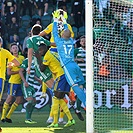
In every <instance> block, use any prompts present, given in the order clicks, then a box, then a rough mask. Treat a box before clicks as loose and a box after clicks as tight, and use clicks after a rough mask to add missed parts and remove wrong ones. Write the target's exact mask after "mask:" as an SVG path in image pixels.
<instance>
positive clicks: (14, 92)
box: [1, 43, 24, 123]
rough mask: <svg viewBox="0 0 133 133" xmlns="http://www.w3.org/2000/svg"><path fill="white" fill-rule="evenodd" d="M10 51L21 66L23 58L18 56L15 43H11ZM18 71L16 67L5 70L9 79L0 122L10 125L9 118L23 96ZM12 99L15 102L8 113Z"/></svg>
mask: <svg viewBox="0 0 133 133" xmlns="http://www.w3.org/2000/svg"><path fill="white" fill-rule="evenodd" d="M10 51H11V53H12V54H13V56H14V57H15V58H16V59H17V60H18V61H19V63H20V64H22V62H23V60H24V57H23V56H21V55H19V54H18V52H19V48H18V45H17V44H16V43H11V45H10ZM8 62H10V60H8ZM19 69H20V68H19V67H16V66H12V67H8V68H7V74H8V75H9V76H10V79H9V83H8V96H7V98H6V101H5V102H4V105H3V109H2V116H1V121H2V122H8V123H12V120H11V119H10V117H11V115H12V113H13V112H14V110H15V109H16V108H17V107H18V105H19V104H20V103H22V101H23V94H22V90H21V77H20V75H19ZM14 97H16V100H15V102H14V103H13V104H12V106H11V108H10V110H9V111H8V109H9V106H10V103H11V102H12V100H13V98H14ZM7 111H8V114H7Z"/></svg>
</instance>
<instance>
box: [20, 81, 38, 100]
mask: <svg viewBox="0 0 133 133" xmlns="http://www.w3.org/2000/svg"><path fill="white" fill-rule="evenodd" d="M22 92H23V95H24V98H25V99H26V98H28V97H33V98H35V96H36V92H35V89H34V87H32V86H30V85H29V87H25V86H24V84H23V83H22Z"/></svg>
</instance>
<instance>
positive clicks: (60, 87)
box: [35, 44, 75, 127]
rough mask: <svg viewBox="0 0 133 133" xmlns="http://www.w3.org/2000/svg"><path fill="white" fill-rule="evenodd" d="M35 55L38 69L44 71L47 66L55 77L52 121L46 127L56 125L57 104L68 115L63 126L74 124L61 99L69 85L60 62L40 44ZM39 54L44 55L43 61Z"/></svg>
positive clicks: (67, 91)
mask: <svg viewBox="0 0 133 133" xmlns="http://www.w3.org/2000/svg"><path fill="white" fill-rule="evenodd" d="M35 55H36V57H37V59H38V61H39V62H38V63H39V66H40V70H41V71H44V70H45V68H47V67H49V69H50V70H51V72H52V74H53V77H54V79H55V83H54V87H53V88H54V96H53V98H52V108H51V110H52V112H53V115H54V121H53V123H52V124H50V125H49V126H48V127H58V110H59V106H60V107H61V108H62V109H63V111H64V112H65V114H66V115H67V117H68V122H67V123H66V124H65V125H64V127H68V126H72V125H74V124H75V120H74V119H73V118H72V115H71V113H70V110H69V109H68V106H67V104H66V102H65V101H64V100H63V98H64V96H65V94H67V93H69V92H70V86H69V85H68V83H67V81H66V78H65V75H64V71H63V69H62V67H61V65H60V62H59V61H58V59H57V58H55V57H54V55H53V54H51V52H50V51H49V50H48V49H47V46H46V45H44V44H42V45H40V46H39V52H37V53H36V54H35ZM41 56H44V59H43V63H42V60H41Z"/></svg>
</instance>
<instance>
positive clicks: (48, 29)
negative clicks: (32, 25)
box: [39, 9, 74, 124]
mask: <svg viewBox="0 0 133 133" xmlns="http://www.w3.org/2000/svg"><path fill="white" fill-rule="evenodd" d="M58 10H59V12H60V15H61V14H64V15H65V19H67V13H66V12H65V11H63V10H62V9H58ZM58 20H59V21H58V33H59V34H61V32H62V31H63V30H64V24H63V21H62V19H61V17H60V18H59V19H58ZM67 25H68V29H69V30H70V31H71V37H72V38H73V37H74V32H73V30H72V27H71V25H70V24H67ZM52 30H53V23H51V24H49V25H48V26H47V27H46V28H45V29H44V30H43V31H41V32H40V34H39V35H40V36H47V35H49V34H51V38H50V42H51V43H54V37H53V34H52ZM50 51H51V52H52V53H53V54H54V56H55V57H57V58H58V53H57V49H56V47H55V46H51V47H50ZM43 87H44V88H46V87H45V85H43ZM45 92H46V89H45V90H44V92H43V93H42V96H41V97H43V95H44V96H45ZM63 117H64V112H63V111H62V112H61V113H60V118H59V121H60V123H61V124H64V123H65V122H64V121H63ZM51 121H52V117H51V116H50V117H49V118H48V120H47V123H51Z"/></svg>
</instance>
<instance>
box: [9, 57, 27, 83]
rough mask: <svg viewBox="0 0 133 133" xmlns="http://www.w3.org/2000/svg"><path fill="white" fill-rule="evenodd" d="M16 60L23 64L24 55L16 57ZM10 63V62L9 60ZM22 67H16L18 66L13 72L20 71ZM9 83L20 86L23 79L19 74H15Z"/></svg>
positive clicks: (14, 67) (13, 68)
mask: <svg viewBox="0 0 133 133" xmlns="http://www.w3.org/2000/svg"><path fill="white" fill-rule="evenodd" d="M14 58H15V59H16V60H17V61H18V62H19V63H20V64H22V62H23V60H24V56H22V55H18V57H15V56H14ZM8 62H10V60H8ZM19 69H20V67H16V66H13V67H12V68H11V70H12V71H14V72H15V71H19ZM9 83H13V84H20V83H21V77H20V75H19V73H18V74H13V75H11V76H10V79H9Z"/></svg>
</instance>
